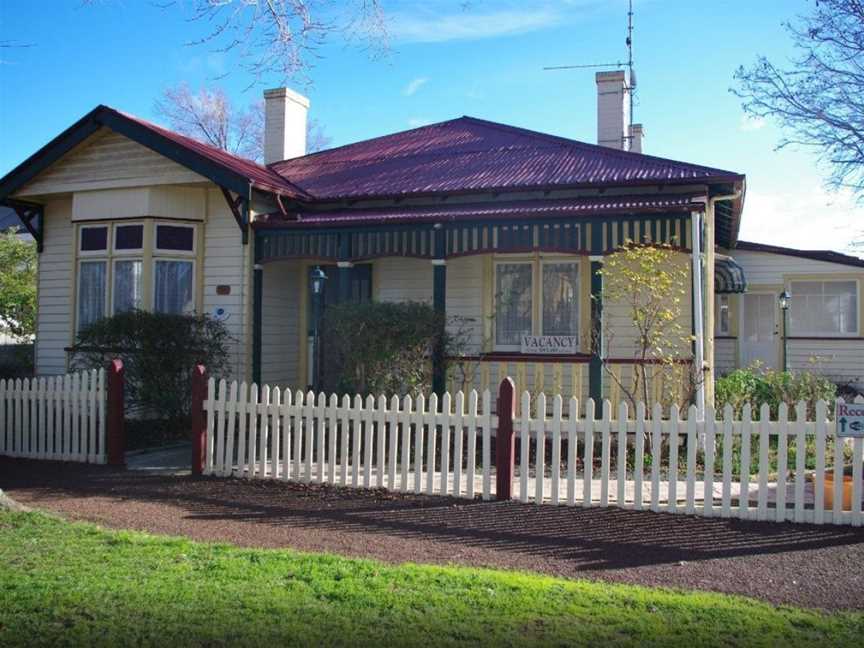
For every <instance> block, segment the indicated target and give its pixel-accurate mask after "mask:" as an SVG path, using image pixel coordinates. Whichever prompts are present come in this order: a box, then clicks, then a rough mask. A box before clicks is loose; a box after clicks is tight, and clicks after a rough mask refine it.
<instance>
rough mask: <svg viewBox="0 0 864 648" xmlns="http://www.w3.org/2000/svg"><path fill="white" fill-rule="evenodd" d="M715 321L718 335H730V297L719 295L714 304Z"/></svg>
mask: <svg viewBox="0 0 864 648" xmlns="http://www.w3.org/2000/svg"><path fill="white" fill-rule="evenodd" d="M714 321H715V324H716V325H715V330H714V332H715V333H716V334H717V335H729V331H730V328H729V295H717V298H716V301H715V302H714Z"/></svg>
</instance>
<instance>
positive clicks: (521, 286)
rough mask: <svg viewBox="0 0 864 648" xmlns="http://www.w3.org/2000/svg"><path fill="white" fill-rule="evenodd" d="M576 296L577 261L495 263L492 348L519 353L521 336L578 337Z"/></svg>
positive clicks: (578, 294)
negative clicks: (536, 307) (493, 337)
mask: <svg viewBox="0 0 864 648" xmlns="http://www.w3.org/2000/svg"><path fill="white" fill-rule="evenodd" d="M535 277H537V279H538V281H537V282H535ZM580 294H581V291H580V279H579V262H578V261H569V260H567V261H564V260H561V261H558V260H544V261H539V260H535V261H512V262H510V261H501V262H498V263H496V265H495V348H496V349H497V350H500V351H513V350H520V349H521V342H522V336H524V335H555V336H578V335H579V316H580V309H579V302H580ZM535 304H536V305H538V306H539V308H538V309H536V312H535Z"/></svg>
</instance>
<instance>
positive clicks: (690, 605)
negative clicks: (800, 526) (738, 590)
mask: <svg viewBox="0 0 864 648" xmlns="http://www.w3.org/2000/svg"><path fill="white" fill-rule="evenodd" d="M862 637H864V615H861V614H837V615H827V614H821V613H817V612H812V611H805V610H796V609H791V608H780V609H777V608H773V607H771V606H769V605H764V604H761V603H757V602H754V601H751V600H747V599H744V598H734V597H727V596H721V595H716V594H690V593H681V592H674V591H665V590H654V589H647V588H640V587H629V586H621V585H605V584H596V583H588V582H575V581H567V580H562V579H555V578H548V577H544V576H536V575H530V574H523V573H511V572H499V571H492V570H475V569H466V568H442V567H429V566H418V565H403V566H398V567H393V566H387V565H383V564H381V563H377V562H373V561H369V560H350V559H346V558H340V557H337V556H331V555H315V554H302V553H297V552H293V551H273V550H249V549H240V548H237V547H232V546H226V545H217V544H203V543H195V542H190V541H188V540H184V539H176V538H165V537H158V536H149V535H145V534H141V533H131V532H117V531H105V530H102V529H100V528H98V527H96V526H93V525H89V524H70V523H66V522H63V521H61V520H59V519H56V518H53V517H49V516H47V515H43V514H38V513H9V512H0V645H3V646H9V645H23V644H28V645H32V644H44V645H54V644H58V645H62V644H66V645H70V644H71V645H76V644H87V645H91V644H95V645H118V644H135V645H160V646H174V645H177V646H180V645H184V646H185V645H202V644H207V645H213V644H223V643H231V644H248V645H273V646H276V645H319V646H320V645H351V646H356V645H381V646H397V645H423V646H426V647H428V648H432V646H436V647H437V646H441V645H452V644H466V645H476V644H484V645H520V644H525V645H535V644H540V645H544V644H545V645H558V646H560V645H572V644H579V643H589V642H590V643H592V644H596V645H604V644H607V645H608V644H614V645H637V644H639V645H644V644H649V645H650V644H653V645H663V646H668V645H686V646H688V647H694V646H700V645H727V646H729V645H748V646H754V645H765V646H768V645H772V646H776V645H782V644H787V645H788V644H792V645H805V644H806V645H810V646H820V645H850V646H851V645H856V646H860V645H861V642H862ZM265 642H266V643H265Z"/></svg>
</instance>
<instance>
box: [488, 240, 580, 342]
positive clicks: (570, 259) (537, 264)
mask: <svg viewBox="0 0 864 648" xmlns="http://www.w3.org/2000/svg"><path fill="white" fill-rule="evenodd" d="M585 258H586V257H585V256H584V255H572V254H568V255H560V256H558V255H554V254H552V255H535V256H533V257H526V256H525V255H519V256H514V257H512V258H511V257H508V256H506V255H496V256H494V257H493V260H492V273H491V274H492V277H491V281H492V285H491V286H490V287H489V290H490V291H491V293H492V299H491V311H492V312H491V316H492V318H493V321H492V326H491V338H492V344H491V347H492V351H493V352H505V353H514V352H515V353H520V354H521V353H522V345H521V344H518V345H512V344H499V343H498V330H497V321H496V319H497V317H498V267H499V266H501V265H516V264H520V265H527V266H529V267H530V268H531V330H530V332H529V333H528V335H547V333H544V332H543V268H544V267H545V266H546V265H561V264H569V265H575V266H576V277H577V279H576V280H577V292H576V310H577V318H576V320H577V321H576V332H575V333H573V334H572V335H574V336H575V337H576V339H577V346H576V349H575V351H574V353H577V354H579V353H584V346H585V345H584V342H583V340H582V331H583V329H584V326H583V322H582V319H583V318H584V317H585V312H584V308H583V306H584V304H583V302H584V298H583V297H584V289H583V282H584V280H585V272H586V269H585ZM527 356H531V357H533V356H535V354H526V357H527Z"/></svg>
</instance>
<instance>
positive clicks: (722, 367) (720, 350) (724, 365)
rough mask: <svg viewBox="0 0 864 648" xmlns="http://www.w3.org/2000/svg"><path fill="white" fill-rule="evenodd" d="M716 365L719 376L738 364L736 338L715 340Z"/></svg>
mask: <svg viewBox="0 0 864 648" xmlns="http://www.w3.org/2000/svg"><path fill="white" fill-rule="evenodd" d="M714 365H715V367H716V369H717V375H718V376H722V375H723V374H727V373H729V372H730V371H732V370H733V369H735V368H736V367H737V366H738V347H737V345H736V344H735V340H729V339H720V340H715V342H714Z"/></svg>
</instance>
